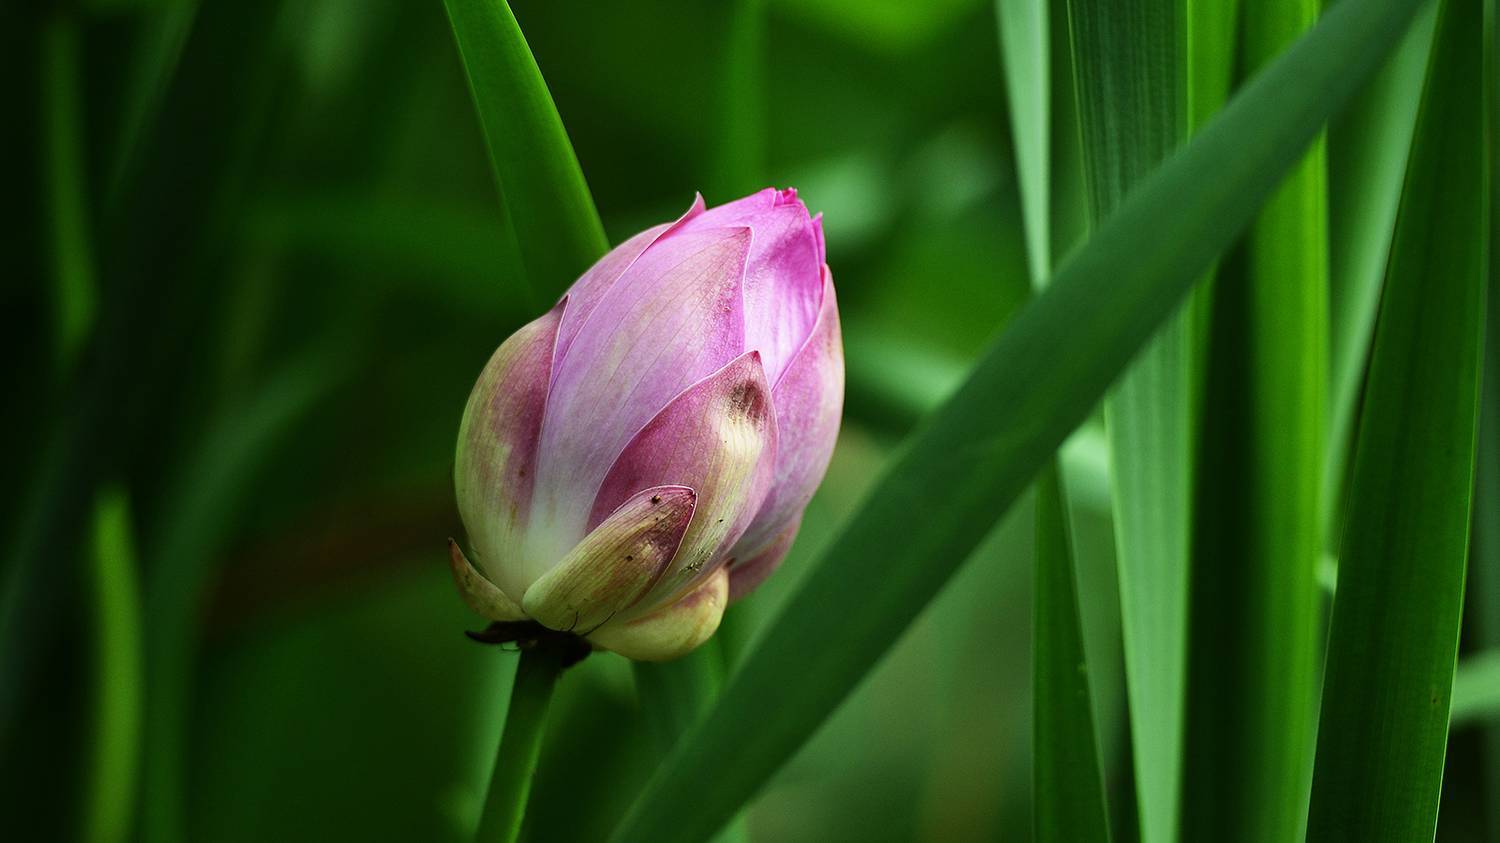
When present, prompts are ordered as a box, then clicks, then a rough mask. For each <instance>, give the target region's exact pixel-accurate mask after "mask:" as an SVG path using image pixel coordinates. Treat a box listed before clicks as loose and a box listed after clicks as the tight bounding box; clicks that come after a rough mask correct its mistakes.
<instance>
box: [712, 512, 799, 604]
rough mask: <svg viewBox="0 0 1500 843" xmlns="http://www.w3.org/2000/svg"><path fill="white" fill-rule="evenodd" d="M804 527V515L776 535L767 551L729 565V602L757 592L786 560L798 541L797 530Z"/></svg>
mask: <svg viewBox="0 0 1500 843" xmlns="http://www.w3.org/2000/svg"><path fill="white" fill-rule="evenodd" d="M801 526H802V515H801V513H798V515H797V517H796V518H794V519H792V523H791V524H790V525H788V526H787V527H786V528H785V529H783V530H782V531H781V532H780V533H778V534H777V535H776V537H775V538H774V539H772V540H771V543H770V544H768V545H766V547H765V549H763V550H761V551H760V553H758V554H756V555H755V556H752V557H750V558H749V559H745V560H743V561H741V560H731V561H730V563H729V600H730V602H733V601H735V600H738V599H740V598H741V597H744V596H745V595H747V594H749V593H750V592H752V591H754V590H755V587H756V586H758V585H760V584H761V583H763V582H765V580H766V577H769V576H771V574H772V572H774V571H775V570H776V568H777V567H778V566H779V565H781V560H783V559H785V558H786V555H787V552H788V551H790V550H791V549H792V543H793V542H795V541H796V539H797V530H798V529H799V528H800V527H801Z"/></svg>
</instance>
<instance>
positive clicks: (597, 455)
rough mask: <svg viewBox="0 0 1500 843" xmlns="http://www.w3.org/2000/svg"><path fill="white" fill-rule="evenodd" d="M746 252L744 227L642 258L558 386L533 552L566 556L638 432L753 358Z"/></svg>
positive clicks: (547, 430)
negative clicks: (709, 380)
mask: <svg viewBox="0 0 1500 843" xmlns="http://www.w3.org/2000/svg"><path fill="white" fill-rule="evenodd" d="M749 246H750V232H749V230H748V229H744V228H733V229H726V228H718V229H711V230H708V231H697V232H691V233H689V232H678V233H676V234H674V235H672V236H671V237H668V238H665V239H663V240H661V241H660V242H658V243H657V244H656V245H655V246H653V247H652V248H650V249H648V250H647V251H646V252H645V253H644V254H643V255H641V256H640V258H638V259H637V260H636V262H635V263H634V264H633V265H632V266H631V267H630V268H629V269H627V270H626V271H625V273H624V274H623V275H622V276H621V277H620V279H619V280H618V281H616V282H615V284H614V286H613V287H612V288H611V289H610V290H609V292H608V293H606V294H605V296H604V298H603V299H602V300H601V301H600V302H599V304H598V306H597V307H595V308H594V312H593V313H592V314H591V315H590V317H589V319H588V322H587V323H586V324H585V325H584V326H583V328H582V329H581V330H580V331H579V334H578V337H577V338H576V339H575V340H574V342H573V345H572V347H571V348H570V349H569V350H568V355H567V357H566V358H565V359H563V360H561V361H560V362H559V363H558V370H557V372H556V373H555V375H554V378H553V388H552V395H551V397H550V398H549V401H548V404H547V415H546V419H545V420H544V421H543V424H542V438H541V449H540V453H541V460H540V462H539V464H538V466H537V487H536V502H537V503H536V512H535V515H534V518H533V522H532V529H530V530H528V533H527V536H528V540H530V541H532V542H533V548H532V551H531V553H530V555H535V556H537V557H538V558H543V557H548V556H550V557H551V560H552V561H553V562H555V561H556V560H558V559H560V558H562V556H563V554H565V553H566V552H567V550H568V548H570V547H572V546H573V545H574V544H575V543H577V541H578V540H579V539H581V538H582V537H583V535H584V532H585V528H586V527H587V526H589V523H588V522H589V513H590V511H591V510H592V508H593V505H594V499H595V497H596V493H597V492H598V490H599V485H600V483H601V482H602V481H603V480H604V475H605V473H606V472H607V471H609V468H610V466H611V465H612V464H613V463H614V461H615V458H616V457H617V456H619V454H620V452H621V451H622V450H624V448H625V446H626V444H627V443H629V441H630V439H631V437H632V436H634V435H635V433H636V431H638V430H640V429H641V427H642V426H643V425H645V424H646V422H648V421H650V420H651V418H652V417H653V416H655V415H656V414H657V413H658V412H659V411H660V410H661V409H662V408H663V407H665V406H666V405H667V402H669V401H670V400H671V399H672V397H673V396H675V395H677V394H678V393H679V392H681V391H682V390H683V389H684V388H686V387H687V386H689V385H690V384H693V383H695V382H696V381H698V380H700V379H702V378H703V377H705V376H707V375H708V374H710V373H712V372H714V371H716V370H717V369H719V368H720V367H722V366H723V365H724V364H725V363H726V362H727V361H729V360H732V359H733V358H735V357H736V356H738V355H739V354H741V353H742V352H743V351H744V329H743V325H744V316H743V307H742V305H741V289H740V288H741V282H742V280H743V276H744V266H745V256H746V254H747V253H748V251H749ZM647 485H660V484H654V483H653V484H647ZM640 488H643V487H641V486H637V487H636V488H635V489H631V490H630V491H631V492H635V491H637V490H638V489H640ZM622 500H623V496H622V497H621V498H617V499H616V500H615V502H614V503H615V504H616V505H618V504H619V503H620V502H621V501H622ZM700 505H701V504H700ZM611 508H613V507H611ZM595 523H597V522H595ZM536 573H537V574H538V575H539V574H540V573H541V572H540V571H537V572H536Z"/></svg>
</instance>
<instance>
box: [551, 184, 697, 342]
mask: <svg viewBox="0 0 1500 843" xmlns="http://www.w3.org/2000/svg"><path fill="white" fill-rule="evenodd" d="M701 213H703V197H702V196H701V195H700V196H694V197H693V204H692V205H691V206H689V207H688V209H687V211H686V212H684V213H683V215H682V216H680V217H678V218H677V221H676V222H671V223H662V224H661V225H657V226H652V227H651V228H648V229H646V230H645V231H642V232H641V233H640V234H637V235H635V236H634V237H632V238H630V239H629V240H626V241H625V242H624V243H621V244H620V245H618V246H616V247H614V248H613V249H611V250H610V252H609V254H607V255H605V256H604V257H602V258H600V259H599V260H598V261H597V262H596V263H595V264H594V265H593V266H591V267H589V269H588V271H587V272H585V273H583V275H582V276H580V277H579V279H578V280H577V281H574V282H573V286H572V287H570V288H568V292H567V297H568V300H569V301H570V302H571V304H570V305H569V307H568V312H567V313H565V314H563V320H562V327H561V328H559V329H558V332H557V359H558V360H561V359H562V358H563V356H564V355H566V354H567V353H568V348H569V347H570V346H572V345H573V340H574V339H575V338H576V337H577V336H578V329H579V328H581V327H582V326H583V323H584V320H586V319H588V316H589V314H590V313H593V312H594V308H595V307H597V306H598V304H599V302H600V301H601V300H602V299H603V298H604V294H605V293H608V292H609V290H610V288H611V287H613V286H614V283H615V282H616V281H618V280H619V279H620V276H621V275H624V274H625V270H627V269H629V268H630V266H631V265H632V264H634V263H635V261H636V259H637V258H639V257H640V256H641V254H642V253H643V252H645V251H646V250H647V249H648V248H650V247H651V244H653V243H655V242H656V241H657V240H658V239H660V238H661V237H663V236H665V235H667V234H670V233H671V232H672V231H674V230H676V229H678V228H680V227H681V226H682V225H683V223H686V222H687V221H688V220H690V219H692V218H693V217H696V216H698V215H699V214H701Z"/></svg>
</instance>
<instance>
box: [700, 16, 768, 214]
mask: <svg viewBox="0 0 1500 843" xmlns="http://www.w3.org/2000/svg"><path fill="white" fill-rule="evenodd" d="M727 5H729V7H730V8H729V13H728V15H729V23H728V31H727V33H726V37H725V41H724V78H723V80H722V81H721V83H720V92H721V93H720V107H721V108H722V112H721V116H720V123H719V137H718V139H717V142H716V144H715V146H714V151H713V163H712V165H711V167H710V170H709V183H708V189H709V192H710V194H711V195H710V196H709V200H710V202H712V203H713V204H718V203H720V202H728V201H729V200H731V199H734V198H736V197H739V196H744V195H746V194H749V193H753V192H755V191H756V190H759V189H760V188H762V187H765V186H766V184H765V181H764V178H765V177H766V127H767V125H768V122H767V112H766V98H765V66H766V55H765V52H766V9H765V0H734V2H733V3H731V4H727Z"/></svg>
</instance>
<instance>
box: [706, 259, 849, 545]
mask: <svg viewBox="0 0 1500 843" xmlns="http://www.w3.org/2000/svg"><path fill="white" fill-rule="evenodd" d="M771 403H772V405H773V406H774V407H775V408H776V430H777V442H776V462H775V469H774V477H773V480H772V481H771V491H770V494H768V495H767V496H766V500H765V502H764V503H763V504H762V505H761V509H760V511H759V512H758V513H757V514H756V516H755V520H754V522H753V523H752V524H751V525H750V528H749V529H748V530H746V532H745V535H744V536H743V537H742V538H741V539H740V542H739V545H738V546H736V547H735V549H734V554H733V555H734V556H735V557H736V558H741V559H744V558H749V557H753V556H758V555H760V553H761V551H762V549H763V548H764V547H766V546H767V545H768V544H769V543H771V542H772V540H773V539H775V537H776V536H777V535H779V534H780V533H781V532H783V531H784V530H785V529H786V527H787V525H788V524H791V523H792V522H793V521H794V520H796V519H797V518H799V517H800V516H801V513H802V510H803V509H804V508H806V506H807V502H808V501H809V500H811V499H812V495H813V492H814V491H816V490H817V488H818V484H819V483H820V482H822V480H823V474H824V472H826V471H827V470H828V460H829V458H830V457H832V456H833V445H834V442H835V441H836V440H837V439H838V433H839V417H840V415H841V413H842V412H843V406H844V346H843V338H842V334H841V333H840V330H839V311H838V302H837V300H836V298H835V296H834V291H833V276H832V275H831V274H830V273H829V272H828V267H826V266H825V267H823V302H822V307H821V309H820V310H819V313H818V322H817V325H816V326H815V327H814V328H813V332H812V335H811V336H809V337H808V338H807V343H806V344H805V345H804V346H803V347H802V348H801V350H799V351H798V352H797V356H796V357H795V358H793V360H792V362H791V365H789V366H788V367H787V370H786V373H785V374H784V375H782V378H781V381H780V382H778V383H777V384H776V386H775V388H774V389H772V391H771Z"/></svg>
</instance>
